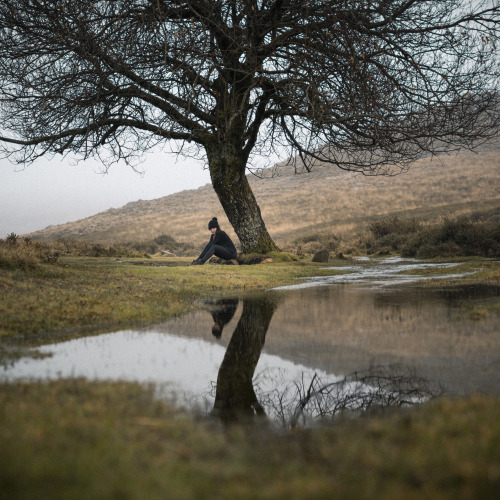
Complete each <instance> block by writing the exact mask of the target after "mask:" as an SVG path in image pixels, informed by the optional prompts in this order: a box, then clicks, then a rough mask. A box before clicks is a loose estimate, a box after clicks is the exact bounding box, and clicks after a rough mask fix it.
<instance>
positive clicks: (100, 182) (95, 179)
mask: <svg viewBox="0 0 500 500" xmlns="http://www.w3.org/2000/svg"><path fill="white" fill-rule="evenodd" d="M139 168H140V169H141V170H143V171H144V173H143V174H142V175H140V174H138V173H136V172H134V171H133V170H132V169H131V168H130V167H129V166H127V165H125V164H123V165H122V164H117V165H113V166H112V167H111V169H110V170H109V172H108V173H107V174H104V175H103V174H102V173H101V172H102V165H101V164H99V163H97V162H96V161H90V160H89V161H86V162H81V163H75V161H73V160H71V159H62V160H59V159H57V158H55V159H53V160H48V159H47V160H46V159H43V158H42V159H40V160H38V161H37V162H36V163H34V164H32V165H29V166H26V168H24V170H23V167H22V166H20V165H14V164H12V163H10V162H9V161H8V160H0V238H5V237H6V236H7V235H8V234H10V233H12V232H14V233H16V234H24V233H28V232H31V231H36V230H38V229H44V228H45V227H47V226H49V225H56V224H63V223H65V222H72V221H75V220H79V219H83V218H85V217H88V216H91V215H95V214H96V213H98V212H102V211H104V210H107V209H109V208H119V207H122V206H123V205H125V204H127V203H129V202H131V201H137V200H150V199H154V198H161V197H162V196H167V195H169V194H172V193H177V192H179V191H182V190H184V189H195V188H198V187H200V186H202V185H204V184H207V183H208V182H210V175H209V173H208V170H205V169H203V163H202V162H197V161H195V160H190V159H182V158H179V160H177V162H176V157H175V156H174V155H170V154H167V153H161V152H159V153H151V154H148V155H146V156H145V157H144V162H143V163H142V164H141V165H139Z"/></svg>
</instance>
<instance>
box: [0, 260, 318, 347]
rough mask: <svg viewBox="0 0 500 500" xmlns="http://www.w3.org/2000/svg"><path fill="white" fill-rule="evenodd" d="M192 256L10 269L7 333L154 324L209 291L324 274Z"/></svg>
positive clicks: (1, 332)
mask: <svg viewBox="0 0 500 500" xmlns="http://www.w3.org/2000/svg"><path fill="white" fill-rule="evenodd" d="M190 260H191V259H187V258H176V259H175V260H172V259H171V258H159V259H147V260H146V261H144V260H140V259H136V260H128V261H126V262H120V261H117V260H116V259H111V258H85V257H78V258H77V257H61V258H60V259H59V262H58V263H57V264H38V265H37V267H36V268H35V269H28V270H23V269H14V270H12V269H6V270H2V273H1V274H0V295H1V296H2V301H1V302H0V338H1V337H7V336H15V335H24V336H27V337H28V339H30V340H35V339H36V337H37V336H40V334H45V333H59V334H64V333H67V334H71V335H72V334H75V332H76V333H78V332H83V333H88V332H89V331H95V332H100V331H106V330H112V329H116V328H120V327H124V326H130V325H135V324H147V323H151V322H154V321H159V320H161V319H165V318H168V317H172V316H174V315H178V314H182V313H184V312H187V311H188V310H189V309H190V308H192V307H193V304H194V301H195V299H198V298H201V297H206V296H214V295H223V294H226V293H229V292H235V291H244V290H250V289H265V288H270V287H273V286H279V285H282V284H285V283H290V282H292V281H293V280H295V279H296V278H299V277H301V276H305V275H311V274H322V273H324V271H322V270H320V269H318V266H315V265H313V264H311V263H306V262H302V263H301V262H284V263H275V262H273V263H271V264H261V265H253V266H220V265H208V264H207V265H205V266H192V267H190V266H187V264H188V262H190Z"/></svg>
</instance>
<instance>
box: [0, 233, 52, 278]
mask: <svg viewBox="0 0 500 500" xmlns="http://www.w3.org/2000/svg"><path fill="white" fill-rule="evenodd" d="M58 257H59V252H58V251H57V250H55V249H54V248H53V246H52V245H50V244H47V243H40V242H34V241H32V240H31V239H29V238H20V237H19V236H18V235H17V234H15V233H11V234H10V235H9V236H7V238H5V239H4V240H2V239H0V269H22V270H27V269H34V268H36V267H37V266H38V265H39V264H41V263H43V262H56V261H57V259H58Z"/></svg>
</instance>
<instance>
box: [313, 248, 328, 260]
mask: <svg viewBox="0 0 500 500" xmlns="http://www.w3.org/2000/svg"><path fill="white" fill-rule="evenodd" d="M329 259H330V252H329V251H328V250H320V251H319V252H316V253H315V254H314V255H313V258H312V261H313V262H328V260H329Z"/></svg>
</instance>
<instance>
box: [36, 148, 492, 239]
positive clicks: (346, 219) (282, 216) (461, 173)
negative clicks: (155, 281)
mask: <svg viewBox="0 0 500 500" xmlns="http://www.w3.org/2000/svg"><path fill="white" fill-rule="evenodd" d="M250 184H251V186H252V189H253V191H254V194H255V196H256V198H257V201H258V203H259V206H260V208H261V211H262V214H263V217H264V221H265V223H266V226H267V228H268V229H269V232H270V234H271V236H272V237H273V238H274V239H275V240H276V241H277V242H278V243H280V242H287V241H293V240H294V239H296V238H297V237H299V236H304V235H307V234H308V233H312V232H323V231H330V232H334V233H335V234H339V235H343V236H348V235H352V234H353V233H354V232H356V231H360V230H363V228H364V227H366V224H367V221H369V220H370V219H376V218H380V217H384V216H387V215H389V214H393V213H399V214H400V215H403V216H412V217H413V216H414V217H416V218H419V219H422V220H431V219H435V218H436V217H439V216H447V215H451V216H454V215H460V214H468V213H471V212H474V211H488V210H489V211H491V210H497V209H498V207H500V146H497V145H490V146H489V147H487V148H483V149H482V150H481V151H480V152H479V153H470V152H461V153H460V154H457V155H454V156H441V157H437V158H436V157H435V158H424V159H422V160H419V161H418V162H416V163H415V164H414V165H413V166H412V167H411V168H410V170H409V171H408V172H405V173H402V174H400V175H397V176H373V177H368V176H363V175H361V174H358V173H353V172H346V171H343V170H340V169H338V168H335V167H331V166H318V167H316V168H315V169H314V170H313V171H312V172H310V173H303V174H299V175H295V174H294V168H293V167H291V166H279V165H278V166H276V167H274V168H273V169H270V170H267V171H265V172H264V175H263V178H259V177H256V176H254V175H252V174H250ZM214 216H215V217H218V218H219V222H220V224H221V227H222V228H223V229H224V230H226V231H227V232H228V233H229V234H230V235H232V236H233V237H235V235H234V233H233V231H232V228H231V226H230V225H229V222H228V221H227V219H226V217H225V215H224V213H223V210H222V208H221V206H220V203H219V201H218V199H217V197H216V195H215V193H214V191H213V189H212V186H211V185H210V184H207V185H205V186H202V187H200V188H198V189H194V190H186V191H181V192H179V193H176V194H172V195H169V196H165V197H163V198H158V199H155V200H149V201H143V200H139V201H136V202H131V203H128V204H127V205H125V206H123V207H121V208H117V209H109V210H107V211H105V212H101V213H98V214H96V215H94V216H92V217H88V218H85V219H82V220H78V221H75V222H71V223H67V224H63V225H58V226H52V227H48V228H46V229H44V230H41V231H36V232H34V233H31V234H30V236H31V237H33V238H35V239H58V238H72V239H77V240H84V241H89V242H96V243H102V244H114V243H120V242H127V241H137V240H147V239H152V238H155V237H157V236H159V235H161V234H169V235H170V236H172V237H174V238H175V239H176V240H178V241H182V242H189V243H194V244H201V242H203V241H205V240H207V238H208V231H207V222H208V220H209V219H210V218H212V217H214ZM236 241H237V239H236Z"/></svg>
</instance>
